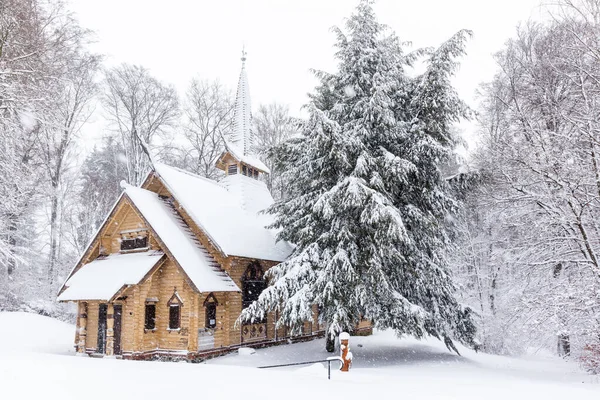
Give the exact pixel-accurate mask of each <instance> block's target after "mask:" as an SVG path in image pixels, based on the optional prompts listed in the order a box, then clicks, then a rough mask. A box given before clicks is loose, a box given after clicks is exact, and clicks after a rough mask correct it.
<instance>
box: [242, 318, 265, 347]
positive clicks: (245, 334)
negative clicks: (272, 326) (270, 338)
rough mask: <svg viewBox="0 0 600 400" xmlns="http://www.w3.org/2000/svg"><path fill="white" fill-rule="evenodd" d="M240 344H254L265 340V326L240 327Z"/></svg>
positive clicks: (247, 325)
mask: <svg viewBox="0 0 600 400" xmlns="http://www.w3.org/2000/svg"><path fill="white" fill-rule="evenodd" d="M241 334H242V343H248V342H254V341H258V340H266V339H267V324H266V323H264V322H263V323H257V324H244V325H242V332H241Z"/></svg>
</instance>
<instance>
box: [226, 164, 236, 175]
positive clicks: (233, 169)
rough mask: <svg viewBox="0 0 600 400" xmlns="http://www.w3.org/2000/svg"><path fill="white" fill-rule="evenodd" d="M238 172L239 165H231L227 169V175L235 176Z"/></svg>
mask: <svg viewBox="0 0 600 400" xmlns="http://www.w3.org/2000/svg"><path fill="white" fill-rule="evenodd" d="M237 172H238V168H237V165H235V164H231V165H230V166H229V167H227V175H235V174H237Z"/></svg>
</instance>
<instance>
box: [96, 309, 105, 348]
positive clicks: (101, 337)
mask: <svg viewBox="0 0 600 400" xmlns="http://www.w3.org/2000/svg"><path fill="white" fill-rule="evenodd" d="M107 310H108V305H107V304H99V305H98V345H97V346H96V353H100V354H104V353H106V312H107Z"/></svg>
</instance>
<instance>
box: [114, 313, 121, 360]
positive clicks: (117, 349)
mask: <svg viewBox="0 0 600 400" xmlns="http://www.w3.org/2000/svg"><path fill="white" fill-rule="evenodd" d="M114 313H115V315H114V318H115V320H114V321H115V323H114V327H113V330H114V342H113V343H114V350H113V353H114V354H115V355H119V354H121V352H122V351H121V326H122V323H121V322H122V315H123V306H122V305H115V306H114Z"/></svg>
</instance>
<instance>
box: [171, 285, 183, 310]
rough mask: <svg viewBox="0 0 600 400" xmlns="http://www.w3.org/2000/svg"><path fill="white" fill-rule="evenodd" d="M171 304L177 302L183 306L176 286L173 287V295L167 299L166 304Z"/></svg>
mask: <svg viewBox="0 0 600 400" xmlns="http://www.w3.org/2000/svg"><path fill="white" fill-rule="evenodd" d="M171 304H178V305H180V306H181V307H183V299H182V298H181V296H180V295H179V293H177V288H176V287H175V288H174V289H173V296H171V298H170V299H169V301H167V305H171Z"/></svg>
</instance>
